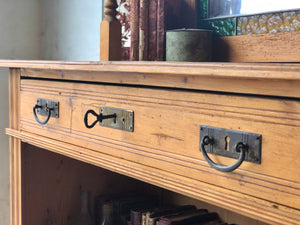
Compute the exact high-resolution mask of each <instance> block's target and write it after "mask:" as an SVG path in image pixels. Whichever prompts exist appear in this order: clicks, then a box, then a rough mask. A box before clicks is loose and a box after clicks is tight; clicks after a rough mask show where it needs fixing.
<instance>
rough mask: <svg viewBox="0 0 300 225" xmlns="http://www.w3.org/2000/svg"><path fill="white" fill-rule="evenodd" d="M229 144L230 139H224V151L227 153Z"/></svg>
mask: <svg viewBox="0 0 300 225" xmlns="http://www.w3.org/2000/svg"><path fill="white" fill-rule="evenodd" d="M229 142H230V137H228V136H226V137H225V150H226V151H229Z"/></svg>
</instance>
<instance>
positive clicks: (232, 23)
mask: <svg viewBox="0 0 300 225" xmlns="http://www.w3.org/2000/svg"><path fill="white" fill-rule="evenodd" d="M200 28H203V29H208V30H212V31H213V32H214V34H215V35H217V36H234V35H235V34H236V18H235V17H231V18H223V19H214V20H202V21H201V24H200Z"/></svg>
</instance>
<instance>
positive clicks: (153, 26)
mask: <svg viewBox="0 0 300 225" xmlns="http://www.w3.org/2000/svg"><path fill="white" fill-rule="evenodd" d="M157 2H158V0H149V11H148V18H149V21H148V60H149V61H154V60H155V59H156V47H157Z"/></svg>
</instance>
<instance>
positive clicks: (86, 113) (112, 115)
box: [84, 109, 117, 129]
mask: <svg viewBox="0 0 300 225" xmlns="http://www.w3.org/2000/svg"><path fill="white" fill-rule="evenodd" d="M89 114H93V115H94V116H95V117H96V118H97V119H96V120H95V121H94V122H93V123H92V124H90V125H89V124H88V116H89ZM110 118H114V119H116V118H117V114H116V113H114V114H110V115H103V114H102V113H100V114H99V115H98V114H97V113H96V112H95V111H94V110H92V109H89V110H88V111H86V112H85V115H84V124H85V126H86V127H87V128H89V129H91V128H93V127H94V126H95V125H96V123H97V122H100V123H101V122H102V121H103V120H105V119H110Z"/></svg>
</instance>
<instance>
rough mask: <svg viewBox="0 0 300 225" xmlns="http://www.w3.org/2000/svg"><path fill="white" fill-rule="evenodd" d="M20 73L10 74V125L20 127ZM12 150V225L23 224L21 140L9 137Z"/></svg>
mask: <svg viewBox="0 0 300 225" xmlns="http://www.w3.org/2000/svg"><path fill="white" fill-rule="evenodd" d="M20 74H21V71H20V70H19V69H10V74H9V116H10V117H9V127H10V128H11V129H14V130H19V129H20ZM9 144H10V147H9V151H10V202H11V205H10V207H11V220H10V221H11V225H22V217H21V211H22V206H21V204H22V201H21V141H20V139H18V138H15V137H10V138H9Z"/></svg>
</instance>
